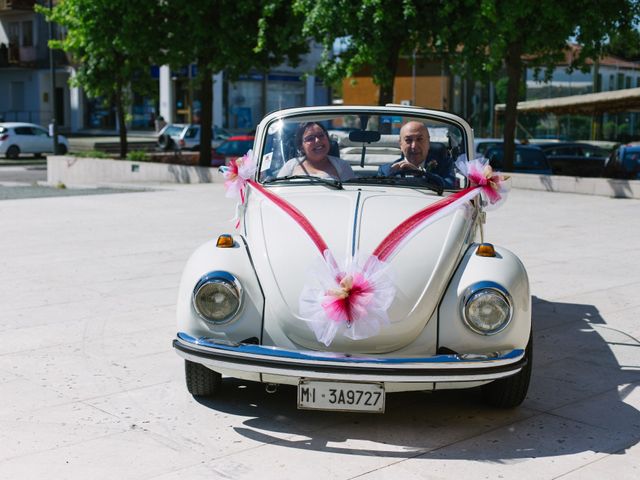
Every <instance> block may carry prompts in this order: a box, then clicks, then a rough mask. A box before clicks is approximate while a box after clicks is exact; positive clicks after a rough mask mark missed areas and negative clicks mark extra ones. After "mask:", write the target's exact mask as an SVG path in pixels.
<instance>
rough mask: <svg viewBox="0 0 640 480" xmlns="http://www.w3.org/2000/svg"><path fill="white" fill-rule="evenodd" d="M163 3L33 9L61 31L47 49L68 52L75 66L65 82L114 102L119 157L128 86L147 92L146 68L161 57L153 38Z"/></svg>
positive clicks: (104, 2)
mask: <svg viewBox="0 0 640 480" xmlns="http://www.w3.org/2000/svg"><path fill="white" fill-rule="evenodd" d="M164 5H165V3H164V2H157V1H142V0H64V1H62V2H58V3H57V4H56V6H55V7H54V8H53V10H52V11H49V10H48V9H47V8H44V7H42V6H36V10H37V11H38V12H39V13H42V14H44V15H45V16H46V17H47V19H48V20H49V21H53V22H55V23H57V24H59V25H61V26H62V27H64V30H65V31H66V36H65V37H64V38H63V39H62V40H56V41H52V42H51V46H52V47H53V48H57V49H61V50H64V51H65V52H67V53H68V54H70V56H71V58H72V60H73V64H74V67H75V75H74V76H73V77H72V79H71V83H72V84H74V85H79V86H81V87H82V88H83V90H84V91H85V92H86V94H87V95H88V96H90V97H103V98H105V99H107V100H108V101H112V102H114V103H115V105H116V109H117V114H118V121H119V124H120V142H121V148H120V155H121V157H124V156H126V149H127V148H126V120H125V112H126V110H127V109H128V106H129V104H130V101H131V98H130V93H131V91H132V89H133V88H135V91H136V92H138V93H141V94H144V93H146V92H147V91H148V90H149V89H150V87H151V85H152V79H151V75H150V66H151V65H152V64H153V62H154V60H156V61H158V60H159V61H161V60H162V57H163V55H162V53H161V50H160V46H159V43H158V38H159V37H160V32H162V27H163V25H164V24H165V23H166V14H165V11H164V9H163V8H164ZM133 79H135V82H133V83H132V80H133Z"/></svg>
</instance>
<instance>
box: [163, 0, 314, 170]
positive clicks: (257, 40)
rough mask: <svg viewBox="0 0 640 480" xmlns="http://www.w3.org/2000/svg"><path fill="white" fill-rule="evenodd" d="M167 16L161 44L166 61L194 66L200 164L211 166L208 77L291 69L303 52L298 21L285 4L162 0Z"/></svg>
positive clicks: (247, 0)
mask: <svg viewBox="0 0 640 480" xmlns="http://www.w3.org/2000/svg"><path fill="white" fill-rule="evenodd" d="M167 6H168V10H169V11H171V12H172V16H171V22H170V23H169V24H168V26H167V29H166V31H165V34H166V39H165V41H164V46H165V49H166V52H167V55H168V59H169V63H170V64H171V65H172V66H174V67H178V66H183V65H188V64H191V63H194V62H195V63H196V64H197V66H198V76H197V78H196V82H197V84H198V85H199V86H200V90H201V98H200V101H201V103H202V115H201V122H202V128H201V138H200V164H201V165H209V164H210V162H211V148H210V144H211V127H212V75H213V74H214V73H217V72H219V71H222V70H224V72H225V75H226V76H227V77H228V78H231V79H235V78H238V76H240V75H241V74H244V73H248V72H249V71H250V70H251V69H256V70H258V71H267V70H268V69H269V68H272V67H275V66H277V65H279V64H281V63H283V62H284V61H285V60H286V61H288V62H289V63H290V64H292V65H295V64H297V63H298V62H299V59H300V56H301V55H302V54H303V53H305V52H307V51H308V42H307V41H306V38H304V37H303V36H302V20H301V19H300V18H297V16H296V14H295V13H294V12H293V11H292V9H291V2H290V1H286V0H260V1H253V0H235V1H228V0H213V1H212V0H167Z"/></svg>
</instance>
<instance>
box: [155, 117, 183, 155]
mask: <svg viewBox="0 0 640 480" xmlns="http://www.w3.org/2000/svg"><path fill="white" fill-rule="evenodd" d="M187 127H188V125H186V124H184V123H168V124H167V125H165V126H164V127H162V130H160V131H159V132H158V148H160V149H161V150H177V149H178V148H179V147H178V142H179V141H180V136H181V135H182V134H183V133H184V131H185V130H186V129H187Z"/></svg>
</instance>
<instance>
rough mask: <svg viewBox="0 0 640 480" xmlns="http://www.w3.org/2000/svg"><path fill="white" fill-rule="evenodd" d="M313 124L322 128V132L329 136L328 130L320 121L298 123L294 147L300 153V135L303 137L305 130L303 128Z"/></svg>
mask: <svg viewBox="0 0 640 480" xmlns="http://www.w3.org/2000/svg"><path fill="white" fill-rule="evenodd" d="M314 125H317V126H319V127H320V128H321V129H322V131H323V132H324V134H325V135H326V137H327V138H329V132H327V129H326V128H325V126H324V125H322V124H321V123H318V122H305V123H301V124H300V125H298V130H296V136H295V142H296V148H297V149H298V151H299V152H300V153H302V152H303V150H302V137H304V132H305V130H306V129H307V128H309V127H312V126H314Z"/></svg>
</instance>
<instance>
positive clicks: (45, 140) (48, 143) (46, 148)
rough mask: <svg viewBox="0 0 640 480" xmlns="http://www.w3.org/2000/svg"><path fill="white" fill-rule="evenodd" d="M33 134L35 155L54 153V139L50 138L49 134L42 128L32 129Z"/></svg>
mask: <svg viewBox="0 0 640 480" xmlns="http://www.w3.org/2000/svg"><path fill="white" fill-rule="evenodd" d="M31 132H32V134H33V148H34V150H33V152H34V153H42V152H53V139H52V138H51V137H50V136H49V132H47V131H46V130H45V129H44V128H42V127H31Z"/></svg>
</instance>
